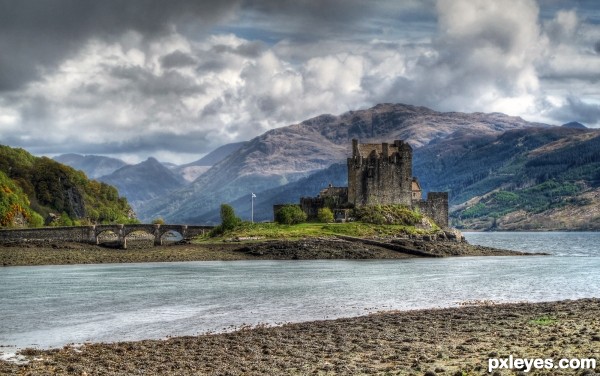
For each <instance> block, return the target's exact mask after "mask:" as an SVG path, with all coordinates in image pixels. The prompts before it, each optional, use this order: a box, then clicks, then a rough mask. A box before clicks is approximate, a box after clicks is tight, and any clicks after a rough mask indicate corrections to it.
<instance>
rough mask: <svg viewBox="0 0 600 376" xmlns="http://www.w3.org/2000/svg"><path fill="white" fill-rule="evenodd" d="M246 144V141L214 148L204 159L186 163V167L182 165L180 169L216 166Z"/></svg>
mask: <svg viewBox="0 0 600 376" xmlns="http://www.w3.org/2000/svg"><path fill="white" fill-rule="evenodd" d="M246 144H247V141H242V142H233V143H230V144H225V145H223V146H219V147H218V148H216V149H215V150H213V151H211V152H210V153H208V154H206V155H205V156H204V157H202V158H200V159H199V160H197V161H195V162H192V163H188V164H187V165H183V166H182V167H185V166H190V165H194V166H213V165H216V164H217V163H219V162H221V161H222V160H223V159H225V158H227V157H229V156H230V155H231V154H233V153H235V152H236V151H238V150H240V148H242V146H244V145H246Z"/></svg>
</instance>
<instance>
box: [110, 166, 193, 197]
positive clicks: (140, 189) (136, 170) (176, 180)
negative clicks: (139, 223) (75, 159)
mask: <svg viewBox="0 0 600 376" xmlns="http://www.w3.org/2000/svg"><path fill="white" fill-rule="evenodd" d="M99 180H101V181H103V182H105V183H107V184H111V185H114V186H115V187H117V188H118V189H119V192H121V194H123V195H124V196H125V197H127V199H128V200H129V201H130V202H131V205H132V206H133V207H134V209H135V208H137V207H139V205H141V204H143V203H144V202H146V201H148V200H151V199H153V198H156V197H161V196H165V195H167V194H168V193H170V192H171V191H174V190H176V189H179V188H181V187H183V186H184V185H185V184H186V182H185V180H184V179H182V178H181V177H180V176H179V175H177V174H176V173H174V172H173V171H171V170H170V169H169V168H167V167H166V166H165V165H163V164H162V163H160V162H159V161H157V160H156V159H154V158H148V159H147V160H145V161H144V162H141V163H138V164H136V165H127V166H124V167H121V168H120V169H118V170H117V171H115V172H113V173H112V174H110V175H106V176H102V177H100V178H99Z"/></svg>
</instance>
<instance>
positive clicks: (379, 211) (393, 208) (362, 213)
mask: <svg viewBox="0 0 600 376" xmlns="http://www.w3.org/2000/svg"><path fill="white" fill-rule="evenodd" d="M354 216H355V217H356V218H357V219H358V220H359V221H362V222H366V223H374V224H378V225H383V224H387V225H404V226H412V225H415V224H418V223H420V222H421V218H422V216H421V214H419V213H417V212H414V211H412V210H410V209H409V208H407V207H406V206H403V205H370V206H363V207H360V208H357V209H355V210H354Z"/></svg>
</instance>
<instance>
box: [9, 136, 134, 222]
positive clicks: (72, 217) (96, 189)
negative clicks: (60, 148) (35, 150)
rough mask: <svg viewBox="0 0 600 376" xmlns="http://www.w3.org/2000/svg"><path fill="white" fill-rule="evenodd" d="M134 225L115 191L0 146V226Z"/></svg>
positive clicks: (62, 167) (58, 165)
mask: <svg viewBox="0 0 600 376" xmlns="http://www.w3.org/2000/svg"><path fill="white" fill-rule="evenodd" d="M133 220H135V215H134V213H133V211H132V209H131V207H130V206H129V204H128V203H127V199H125V198H124V197H120V196H119V192H118V191H117V189H116V188H114V187H112V186H110V185H108V184H105V183H100V182H98V181H93V180H89V179H88V178H87V177H86V176H85V174H84V173H82V172H81V171H77V170H75V169H74V168H72V167H69V166H66V165H63V164H61V163H59V162H57V161H54V160H52V159H49V158H46V157H42V158H38V157H34V156H33V155H31V154H30V153H28V152H27V151H25V150H23V149H15V148H11V147H8V146H2V145H0V227H13V226H17V227H22V226H39V225H42V224H44V222H46V223H51V224H54V225H72V224H78V223H79V224H84V223H104V222H118V223H127V222H130V221H133Z"/></svg>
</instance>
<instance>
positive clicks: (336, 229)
mask: <svg viewBox="0 0 600 376" xmlns="http://www.w3.org/2000/svg"><path fill="white" fill-rule="evenodd" d="M432 231H435V230H425V229H420V228H416V227H415V226H404V225H376V224H369V223H363V222H348V223H301V224H297V225H281V224H277V223H249V222H244V223H242V224H241V225H240V226H238V227H236V228H235V229H234V230H231V231H227V232H225V233H224V234H223V235H222V236H219V237H209V236H206V237H203V238H201V239H199V240H198V241H199V242H214V241H221V240H223V239H229V238H235V237H239V238H251V237H255V238H261V239H289V240H294V239H302V238H309V237H313V238H314V237H321V236H335V235H348V236H357V237H370V236H392V235H397V234H406V233H413V234H426V233H430V232H432Z"/></svg>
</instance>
